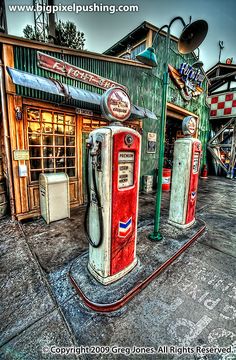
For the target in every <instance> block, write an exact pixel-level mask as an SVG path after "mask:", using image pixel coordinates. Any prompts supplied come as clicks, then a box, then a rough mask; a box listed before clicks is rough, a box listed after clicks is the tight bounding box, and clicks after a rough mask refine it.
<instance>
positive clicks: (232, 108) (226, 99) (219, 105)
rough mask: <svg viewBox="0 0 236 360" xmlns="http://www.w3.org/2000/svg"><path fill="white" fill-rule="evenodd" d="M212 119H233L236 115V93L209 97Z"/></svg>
mask: <svg viewBox="0 0 236 360" xmlns="http://www.w3.org/2000/svg"><path fill="white" fill-rule="evenodd" d="M208 103H209V104H210V118H211V119H214V118H222V117H232V116H235V115H236V91H234V92H228V93H224V94H219V95H212V96H210V97H208Z"/></svg>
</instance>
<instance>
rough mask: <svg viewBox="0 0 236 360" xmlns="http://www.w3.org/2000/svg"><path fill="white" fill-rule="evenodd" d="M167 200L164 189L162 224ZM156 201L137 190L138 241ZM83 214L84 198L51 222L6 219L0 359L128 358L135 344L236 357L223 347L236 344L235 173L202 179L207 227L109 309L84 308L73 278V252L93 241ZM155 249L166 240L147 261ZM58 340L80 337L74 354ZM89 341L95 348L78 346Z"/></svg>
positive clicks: (163, 353) (173, 354)
mask: <svg viewBox="0 0 236 360" xmlns="http://www.w3.org/2000/svg"><path fill="white" fill-rule="evenodd" d="M168 204H169V194H168V193H164V194H163V202H162V212H161V213H162V223H161V227H162V229H165V228H166V219H167V214H168ZM154 206H155V194H141V195H140V201H139V230H138V239H139V240H138V245H137V247H138V248H139V251H142V249H144V248H145V242H146V243H147V242H148V241H149V240H147V236H146V235H147V233H148V232H149V231H151V230H152V226H153V225H152V221H153V214H154ZM83 214H84V207H83V206H81V207H80V208H79V209H76V210H74V211H73V212H72V216H71V218H70V219H66V220H62V221H58V222H55V223H52V224H50V225H46V224H45V223H44V221H43V220H42V219H36V220H34V221H28V222H25V223H17V222H13V221H11V220H10V219H8V218H5V219H2V220H1V221H0V233H1V240H0V248H1V250H0V269H1V272H0V273H1V294H0V297H1V299H0V301H1V313H0V327H1V333H0V359H7V360H8V359H9V360H12V359H17V360H18V359H24V360H26V359H27V360H34V359H37V360H41V359H56V360H57V359H78V358H83V359H90V358H91V359H124V357H125V356H126V355H129V352H131V350H132V351H134V353H133V354H132V355H131V357H132V358H135V359H136V358H138V359H158V360H159V359H160V360H162V359H168V360H169V359H170V360H172V359H174V360H177V359H180V360H182V359H184V360H185V359H186V360H200V359H204V360H208V359H210V360H219V359H222V360H233V359H236V353H235V354H234V355H233V354H229V353H227V351H230V350H231V349H230V347H231V346H233V345H234V346H235V348H236V332H235V329H236V304H235V300H236V284H235V273H236V262H235V257H236V182H235V181H232V180H228V179H224V178H217V177H210V178H209V179H208V180H204V181H203V180H201V181H200V185H199V194H198V205H197V218H199V219H201V220H203V221H205V222H206V225H207V230H206V232H205V233H204V235H203V236H201V238H199V239H198V241H197V242H196V243H194V244H193V245H192V246H191V247H189V248H188V249H187V250H186V251H185V252H184V253H183V254H182V255H181V256H180V257H179V258H178V259H177V260H176V261H175V262H174V263H172V265H170V266H169V267H168V268H167V269H166V270H165V271H164V272H162V273H161V274H160V276H158V278H156V279H155V280H154V281H153V282H152V283H151V284H150V285H149V286H148V287H146V288H145V289H144V290H143V291H142V292H141V293H140V294H138V295H137V296H136V297H135V298H134V299H133V300H132V301H130V302H129V303H128V304H127V305H125V306H124V307H123V308H122V309H120V310H118V311H116V312H113V313H109V314H101V313H96V312H94V311H92V310H90V309H88V308H86V307H85V305H84V304H83V303H82V302H81V300H80V298H79V297H78V295H77V294H76V293H75V290H74V288H73V287H72V286H71V284H70V283H69V280H68V275H67V272H68V269H69V267H70V266H71V263H72V261H73V260H74V259H75V258H76V257H77V256H78V255H80V254H82V253H83V252H85V251H87V248H88V245H87V241H86V238H85V235H84V232H83ZM148 246H150V243H149V245H148ZM155 250H156V251H157V253H158V251H159V253H160V256H161V252H162V251H163V244H161V243H160V244H153V249H152V250H151V251H150V257H148V255H147V258H148V260H149V262H151V261H152V260H153V253H155ZM148 260H147V262H148ZM54 345H55V346H58V347H63V346H64V347H70V348H71V349H72V350H73V347H74V346H76V347H78V348H77V355H76V354H75V353H72V354H70V355H65V354H62V355H60V354H59V353H58V351H59V349H57V348H56V347H53V346H54ZM95 345H96V346H98V348H96V347H95ZM99 346H100V347H99ZM108 346H110V349H108V348H107V347H108ZM166 346H167V347H168V348H167V347H166ZM86 347H90V348H89V350H90V352H94V353H95V354H94V353H93V354H90V355H89V354H85V353H84V354H83V355H82V356H80V355H79V351H82V352H86V351H87V350H88V349H87V350H86V349H85V348H86ZM206 347H211V349H213V350H214V348H216V347H220V348H219V349H221V351H223V347H225V350H224V351H225V353H222V354H220V353H211V354H209V353H207V352H206V353H205V354H204V353H201V352H200V351H204V350H203V349H204V348H206ZM145 348H146V349H145ZM154 348H155V350H157V351H158V353H156V354H154V353H153V351H154ZM167 350H168V353H167ZM213 350H211V351H213ZM96 351H100V354H97V355H96ZM108 351H110V353H109V354H106V352H108ZM205 351H207V350H205ZM214 351H216V350H214ZM52 352H54V353H52ZM102 352H103V353H102ZM147 352H149V353H147Z"/></svg>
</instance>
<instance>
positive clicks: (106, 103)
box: [101, 88, 131, 121]
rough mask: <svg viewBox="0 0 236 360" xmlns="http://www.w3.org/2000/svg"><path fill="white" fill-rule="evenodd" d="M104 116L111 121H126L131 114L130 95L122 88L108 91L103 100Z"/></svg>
mask: <svg viewBox="0 0 236 360" xmlns="http://www.w3.org/2000/svg"><path fill="white" fill-rule="evenodd" d="M101 108H102V112H103V115H104V116H105V117H106V118H107V119H108V120H110V121H115V120H118V121H125V120H127V119H128V118H129V117H130V114H131V101H130V98H129V95H128V94H127V93H126V92H125V91H124V90H122V89H120V88H115V89H110V90H107V91H106V92H105V93H104V94H103V96H102V99H101Z"/></svg>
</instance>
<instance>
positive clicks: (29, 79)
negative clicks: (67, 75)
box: [7, 67, 157, 120]
mask: <svg viewBox="0 0 236 360" xmlns="http://www.w3.org/2000/svg"><path fill="white" fill-rule="evenodd" d="M7 71H8V73H9V75H10V76H11V79H12V81H13V83H14V84H15V85H20V86H24V87H27V88H30V89H35V90H40V91H44V92H47V93H49V94H54V95H60V96H64V97H68V98H72V99H74V100H78V101H83V102H85V103H88V104H93V105H100V101H101V95H100V94H97V93H94V92H91V91H88V90H84V89H80V88H77V87H74V86H71V85H66V84H64V83H62V82H60V81H59V80H56V79H53V78H51V79H50V78H49V79H47V78H44V77H42V76H38V75H34V74H30V73H28V72H25V71H22V70H16V69H13V68H10V67H7ZM131 114H132V115H134V116H135V117H138V118H145V117H146V118H149V119H154V120H155V119H157V117H156V115H155V114H154V113H153V112H152V111H150V110H148V109H144V108H142V107H140V106H137V105H132V110H131Z"/></svg>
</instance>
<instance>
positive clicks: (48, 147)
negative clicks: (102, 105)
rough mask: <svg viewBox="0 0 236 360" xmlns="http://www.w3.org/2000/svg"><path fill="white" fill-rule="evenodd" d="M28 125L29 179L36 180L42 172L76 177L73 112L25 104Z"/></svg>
mask: <svg viewBox="0 0 236 360" xmlns="http://www.w3.org/2000/svg"><path fill="white" fill-rule="evenodd" d="M27 128H28V142H29V154H30V178H31V181H38V179H39V174H40V173H41V172H43V173H46V172H53V173H55V172H66V173H67V174H68V176H69V177H75V176H76V150H75V149H76V121H75V116H73V115H68V114H65V113H61V112H60V113H59V112H54V111H46V110H40V109H34V108H27Z"/></svg>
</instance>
